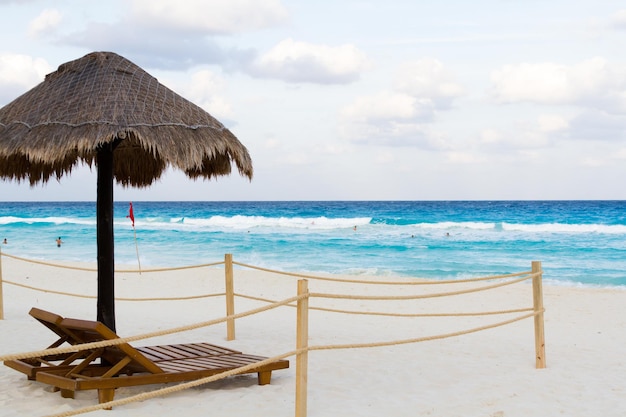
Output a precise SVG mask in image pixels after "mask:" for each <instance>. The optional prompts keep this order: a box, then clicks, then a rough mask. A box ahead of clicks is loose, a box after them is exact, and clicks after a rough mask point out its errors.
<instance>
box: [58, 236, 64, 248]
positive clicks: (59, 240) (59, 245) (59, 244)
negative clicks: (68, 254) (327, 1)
mask: <svg viewBox="0 0 626 417" xmlns="http://www.w3.org/2000/svg"><path fill="white" fill-rule="evenodd" d="M61 243H63V241H62V240H61V236H59V237H58V239H57V247H59V248H60V247H61Z"/></svg>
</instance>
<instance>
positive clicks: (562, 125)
mask: <svg viewBox="0 0 626 417" xmlns="http://www.w3.org/2000/svg"><path fill="white" fill-rule="evenodd" d="M538 123H539V130H540V131H542V132H557V131H560V130H565V129H567V128H568V127H569V122H568V121H567V120H566V119H565V118H564V117H561V116H558V115H554V114H543V115H541V116H539V120H538Z"/></svg>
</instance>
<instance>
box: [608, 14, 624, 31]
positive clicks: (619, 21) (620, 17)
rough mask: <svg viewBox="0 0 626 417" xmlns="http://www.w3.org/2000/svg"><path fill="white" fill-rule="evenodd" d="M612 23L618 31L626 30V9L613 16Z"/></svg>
mask: <svg viewBox="0 0 626 417" xmlns="http://www.w3.org/2000/svg"><path fill="white" fill-rule="evenodd" d="M611 23H612V26H613V27H615V28H617V29H626V9H623V10H619V11H617V12H616V13H615V14H614V15H613V16H612V18H611Z"/></svg>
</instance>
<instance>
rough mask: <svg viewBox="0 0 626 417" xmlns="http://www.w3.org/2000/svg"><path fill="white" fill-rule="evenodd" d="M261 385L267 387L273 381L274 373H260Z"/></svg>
mask: <svg viewBox="0 0 626 417" xmlns="http://www.w3.org/2000/svg"><path fill="white" fill-rule="evenodd" d="M258 380H259V385H267V384H269V383H270V381H271V380H272V371H265V372H259V373H258Z"/></svg>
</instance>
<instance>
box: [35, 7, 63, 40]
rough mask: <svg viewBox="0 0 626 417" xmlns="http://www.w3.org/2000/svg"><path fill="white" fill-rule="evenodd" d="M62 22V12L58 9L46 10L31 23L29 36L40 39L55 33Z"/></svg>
mask: <svg viewBox="0 0 626 417" xmlns="http://www.w3.org/2000/svg"><path fill="white" fill-rule="evenodd" d="M62 20H63V16H62V15H61V12H59V11H58V10H56V9H46V10H44V11H43V12H41V13H40V14H39V16H37V17H36V18H34V19H33V20H32V21H31V22H30V24H29V25H28V34H29V35H30V36H31V37H33V38H39V37H42V36H45V35H47V34H50V33H53V32H54V31H55V30H56V29H57V28H58V27H59V25H60V24H61V21H62Z"/></svg>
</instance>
